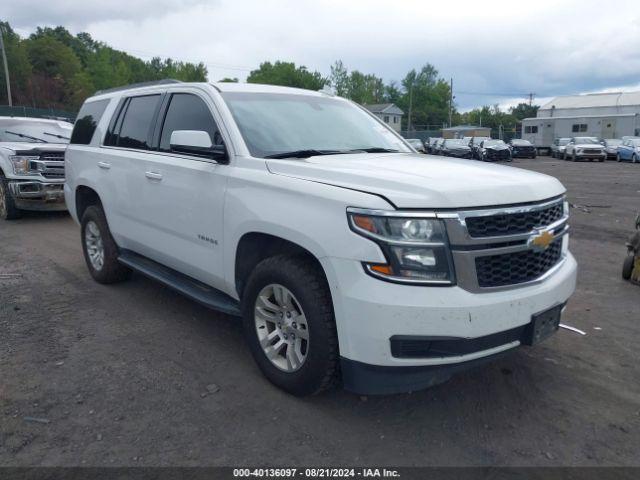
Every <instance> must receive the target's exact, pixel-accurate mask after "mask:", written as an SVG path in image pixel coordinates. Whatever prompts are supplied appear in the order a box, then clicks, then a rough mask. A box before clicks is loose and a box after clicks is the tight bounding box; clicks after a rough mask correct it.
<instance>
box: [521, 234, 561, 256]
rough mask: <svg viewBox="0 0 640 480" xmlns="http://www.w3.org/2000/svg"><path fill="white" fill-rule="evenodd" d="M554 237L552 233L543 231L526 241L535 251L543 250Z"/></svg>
mask: <svg viewBox="0 0 640 480" xmlns="http://www.w3.org/2000/svg"><path fill="white" fill-rule="evenodd" d="M555 238H556V237H555V235H554V234H553V233H551V232H549V231H544V232H542V233H538V234H537V235H533V236H532V237H530V238H529V241H528V242H527V243H528V245H529V247H531V248H532V249H533V250H535V251H537V252H544V251H545V250H546V249H547V247H548V246H549V245H551V242H553V240H554V239H555Z"/></svg>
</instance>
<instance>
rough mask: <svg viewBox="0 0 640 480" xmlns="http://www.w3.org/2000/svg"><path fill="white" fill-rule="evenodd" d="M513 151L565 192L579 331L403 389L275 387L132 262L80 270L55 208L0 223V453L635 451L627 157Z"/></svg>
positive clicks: (7, 457) (638, 326) (45, 459)
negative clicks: (529, 155)
mask: <svg viewBox="0 0 640 480" xmlns="http://www.w3.org/2000/svg"><path fill="white" fill-rule="evenodd" d="M514 164H515V165H516V166H519V167H523V168H527V169H531V170H536V171H540V172H544V173H548V174H551V175H554V176H557V177H558V178H560V179H561V181H562V182H564V184H565V185H566V186H567V188H568V190H569V198H570V201H571V203H572V204H574V205H575V206H576V208H573V209H572V215H573V217H572V221H571V223H572V229H573V233H572V236H571V249H572V251H573V253H574V255H575V256H576V257H577V259H578V262H579V265H580V273H579V281H578V290H577V292H576V294H575V295H574V297H573V298H572V300H571V301H570V303H569V305H568V308H567V311H566V316H565V318H564V322H565V323H567V324H570V325H573V326H575V327H578V328H580V329H583V330H584V331H586V332H587V335H586V336H581V335H578V334H575V333H572V332H569V331H566V330H561V331H560V332H559V333H558V334H556V335H555V336H554V337H552V338H551V339H549V340H547V341H546V342H545V343H543V344H542V345H539V346H538V347H536V348H533V349H530V348H522V349H520V350H518V351H517V352H516V353H514V354H513V355H511V356H508V357H506V358H503V359H501V360H499V361H497V362H495V363H493V364H490V365H489V366H486V367H483V368H481V369H480V370H475V371H472V372H468V373H465V374H462V375H459V376H457V377H455V378H454V379H452V380H451V381H449V382H448V383H446V384H443V385H440V386H437V387H435V388H432V389H430V390H426V391H422V392H417V393H413V394H406V395H395V396H388V397H368V398H364V397H363V398H360V397H358V396H355V395H352V394H349V393H347V392H344V391H340V390H339V391H334V392H330V393H329V394H326V395H323V396H320V397H314V398H307V399H298V398H294V397H291V396H288V395H286V394H284V393H282V392H280V391H279V390H277V389H275V388H274V387H272V386H271V385H270V384H269V383H268V382H267V381H266V380H265V379H264V378H263V377H262V375H261V374H260V372H259V371H258V369H257V367H256V366H255V365H254V363H253V360H252V359H251V357H250V354H249V352H248V349H247V348H246V346H245V344H244V342H243V339H242V334H241V329H240V326H239V324H238V323H236V321H234V319H232V318H230V317H227V316H224V315H220V314H217V313H215V312H211V311H208V310H206V309H204V308H203V307H201V306H199V305H198V304H196V303H194V302H192V301H190V300H187V299H185V298H183V297H181V296H180V295H178V294H177V293H174V292H173V291H171V290H169V289H167V288H165V287H163V286H160V285H158V284H156V283H154V282H152V281H150V280H148V279H146V278H144V277H142V276H139V275H135V276H134V278H133V279H132V280H131V281H130V282H128V283H125V284H120V285H116V286H102V285H98V284H96V283H94V282H93V281H92V280H91V279H90V277H89V274H88V272H87V270H86V268H85V265H84V260H83V258H82V254H81V247H80V241H79V228H78V227H77V226H76V225H75V223H74V222H73V221H72V220H71V218H70V217H68V216H67V215H66V214H56V215H45V214H30V215H28V216H26V217H25V218H23V219H22V220H19V221H16V222H10V223H8V222H0V259H1V263H0V465H4V466H30V465H49V466H59V465H62V466H72V465H86V466H89V465H91V466H97V465H160V466H165V465H191V466H195V465H234V464H241V465H246V464H250V465H256V466H265V465H279V466H282V465H309V464H313V465H329V464H334V465H335V464H351V465H354V464H355V465H370V466H371V465H376V466H381V465H395V466H410V465H518V466H520V465H640V457H639V456H638V445H640V382H639V381H638V379H640V362H639V361H638V360H639V359H640V355H639V354H638V339H639V338H640V288H638V287H637V286H633V285H631V284H629V283H626V282H624V281H623V280H622V279H621V277H620V270H621V265H622V260H623V258H624V255H625V247H624V242H625V240H626V238H627V235H628V234H629V233H631V231H632V228H633V225H632V224H633V219H634V215H635V211H636V210H640V201H639V199H640V165H632V164H618V163H615V162H607V163H604V164H603V163H577V164H576V163H570V162H563V161H561V160H552V159H550V158H548V157H539V158H538V159H537V160H516V161H515V162H514ZM211 384H215V385H216V386H217V387H211ZM208 386H209V390H211V391H209V390H208V389H207V387H208ZM216 388H219V390H218V391H215V390H216Z"/></svg>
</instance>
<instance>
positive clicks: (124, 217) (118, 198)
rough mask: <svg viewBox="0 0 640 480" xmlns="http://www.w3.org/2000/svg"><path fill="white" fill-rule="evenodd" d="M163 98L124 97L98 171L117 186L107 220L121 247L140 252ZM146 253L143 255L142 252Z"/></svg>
mask: <svg viewBox="0 0 640 480" xmlns="http://www.w3.org/2000/svg"><path fill="white" fill-rule="evenodd" d="M162 98H163V95H162V94H161V93H153V94H146V95H138V96H131V97H124V98H123V99H122V100H121V101H120V104H119V105H118V109H117V110H116V112H115V115H114V116H113V118H112V119H111V122H110V125H109V128H108V130H107V134H106V136H105V139H104V148H103V149H102V155H101V159H100V160H101V161H100V162H99V163H98V168H99V169H100V173H101V176H102V178H103V179H104V180H103V181H106V180H107V179H108V183H109V184H110V185H113V190H112V194H111V196H110V198H111V204H110V205H109V206H108V208H107V209H106V211H107V218H108V219H109V224H110V225H111V229H112V231H113V234H114V237H115V238H116V241H117V243H118V245H120V246H121V247H122V248H127V249H132V250H134V251H138V250H140V249H141V247H143V246H144V245H145V239H146V235H147V232H146V230H145V229H144V228H143V226H142V224H141V220H142V214H143V212H142V211H141V210H140V200H141V196H142V190H141V188H142V186H143V185H144V176H143V172H144V161H145V160H146V158H147V157H148V156H149V155H151V153H149V152H150V149H151V140H152V135H153V131H154V125H155V123H156V118H157V116H158V113H159V111H160V106H161V103H162ZM140 253H142V252H140Z"/></svg>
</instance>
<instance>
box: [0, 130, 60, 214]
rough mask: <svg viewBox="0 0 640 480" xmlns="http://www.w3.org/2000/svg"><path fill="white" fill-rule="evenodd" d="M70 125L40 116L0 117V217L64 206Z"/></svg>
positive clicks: (58, 208) (53, 209) (56, 208)
mask: <svg viewBox="0 0 640 480" xmlns="http://www.w3.org/2000/svg"><path fill="white" fill-rule="evenodd" d="M72 128H73V125H71V124H70V123H68V122H62V121H57V120H46V119H42V118H24V117H0V218H1V219H4V220H15V219H16V218H20V216H21V215H22V211H23V210H48V211H56V210H66V206H65V204H64V190H63V188H64V150H65V148H66V147H67V143H68V142H69V137H70V135H71V129H72Z"/></svg>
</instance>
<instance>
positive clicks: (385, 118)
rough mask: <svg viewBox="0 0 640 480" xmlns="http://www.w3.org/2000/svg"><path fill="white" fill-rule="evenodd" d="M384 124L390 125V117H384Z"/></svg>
mask: <svg viewBox="0 0 640 480" xmlns="http://www.w3.org/2000/svg"><path fill="white" fill-rule="evenodd" d="M384 123H389V115H385V116H384Z"/></svg>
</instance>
